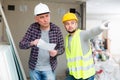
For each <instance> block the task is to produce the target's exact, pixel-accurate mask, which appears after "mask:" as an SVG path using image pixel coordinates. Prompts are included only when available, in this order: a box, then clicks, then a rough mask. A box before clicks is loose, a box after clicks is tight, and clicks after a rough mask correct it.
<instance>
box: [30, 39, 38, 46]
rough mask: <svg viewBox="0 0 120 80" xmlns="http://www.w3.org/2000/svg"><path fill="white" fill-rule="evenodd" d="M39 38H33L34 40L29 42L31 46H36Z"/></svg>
mask: <svg viewBox="0 0 120 80" xmlns="http://www.w3.org/2000/svg"><path fill="white" fill-rule="evenodd" d="M38 41H39V39H35V40H34V41H31V42H30V45H31V46H37V44H38Z"/></svg>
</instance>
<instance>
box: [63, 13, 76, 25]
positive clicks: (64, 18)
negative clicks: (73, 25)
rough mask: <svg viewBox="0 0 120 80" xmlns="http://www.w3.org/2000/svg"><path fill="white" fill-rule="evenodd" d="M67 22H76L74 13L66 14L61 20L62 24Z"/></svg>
mask: <svg viewBox="0 0 120 80" xmlns="http://www.w3.org/2000/svg"><path fill="white" fill-rule="evenodd" d="M69 20H76V21H78V18H77V17H76V15H75V14H74V13H70V12H68V13H66V14H65V15H64V16H63V18H62V22H63V23H64V22H65V21H69Z"/></svg>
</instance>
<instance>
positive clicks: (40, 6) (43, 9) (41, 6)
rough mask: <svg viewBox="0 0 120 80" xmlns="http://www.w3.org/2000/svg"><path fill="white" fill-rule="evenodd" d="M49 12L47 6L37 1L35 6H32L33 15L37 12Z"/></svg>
mask: <svg viewBox="0 0 120 80" xmlns="http://www.w3.org/2000/svg"><path fill="white" fill-rule="evenodd" d="M47 12H50V10H49V8H48V6H47V5H46V4H43V3H39V4H38V5H36V6H35V8H34V15H35V16H36V15H38V14H43V13H47Z"/></svg>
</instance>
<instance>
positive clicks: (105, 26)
mask: <svg viewBox="0 0 120 80" xmlns="http://www.w3.org/2000/svg"><path fill="white" fill-rule="evenodd" d="M109 23H110V21H109V20H107V21H104V22H103V23H102V24H101V26H100V28H101V29H103V30H107V29H109V28H108V24H109Z"/></svg>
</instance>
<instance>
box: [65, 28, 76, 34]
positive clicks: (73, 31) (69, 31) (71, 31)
mask: <svg viewBox="0 0 120 80" xmlns="http://www.w3.org/2000/svg"><path fill="white" fill-rule="evenodd" d="M75 31H76V29H75V30H73V31H67V32H68V33H70V34H72V33H74V32H75Z"/></svg>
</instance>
